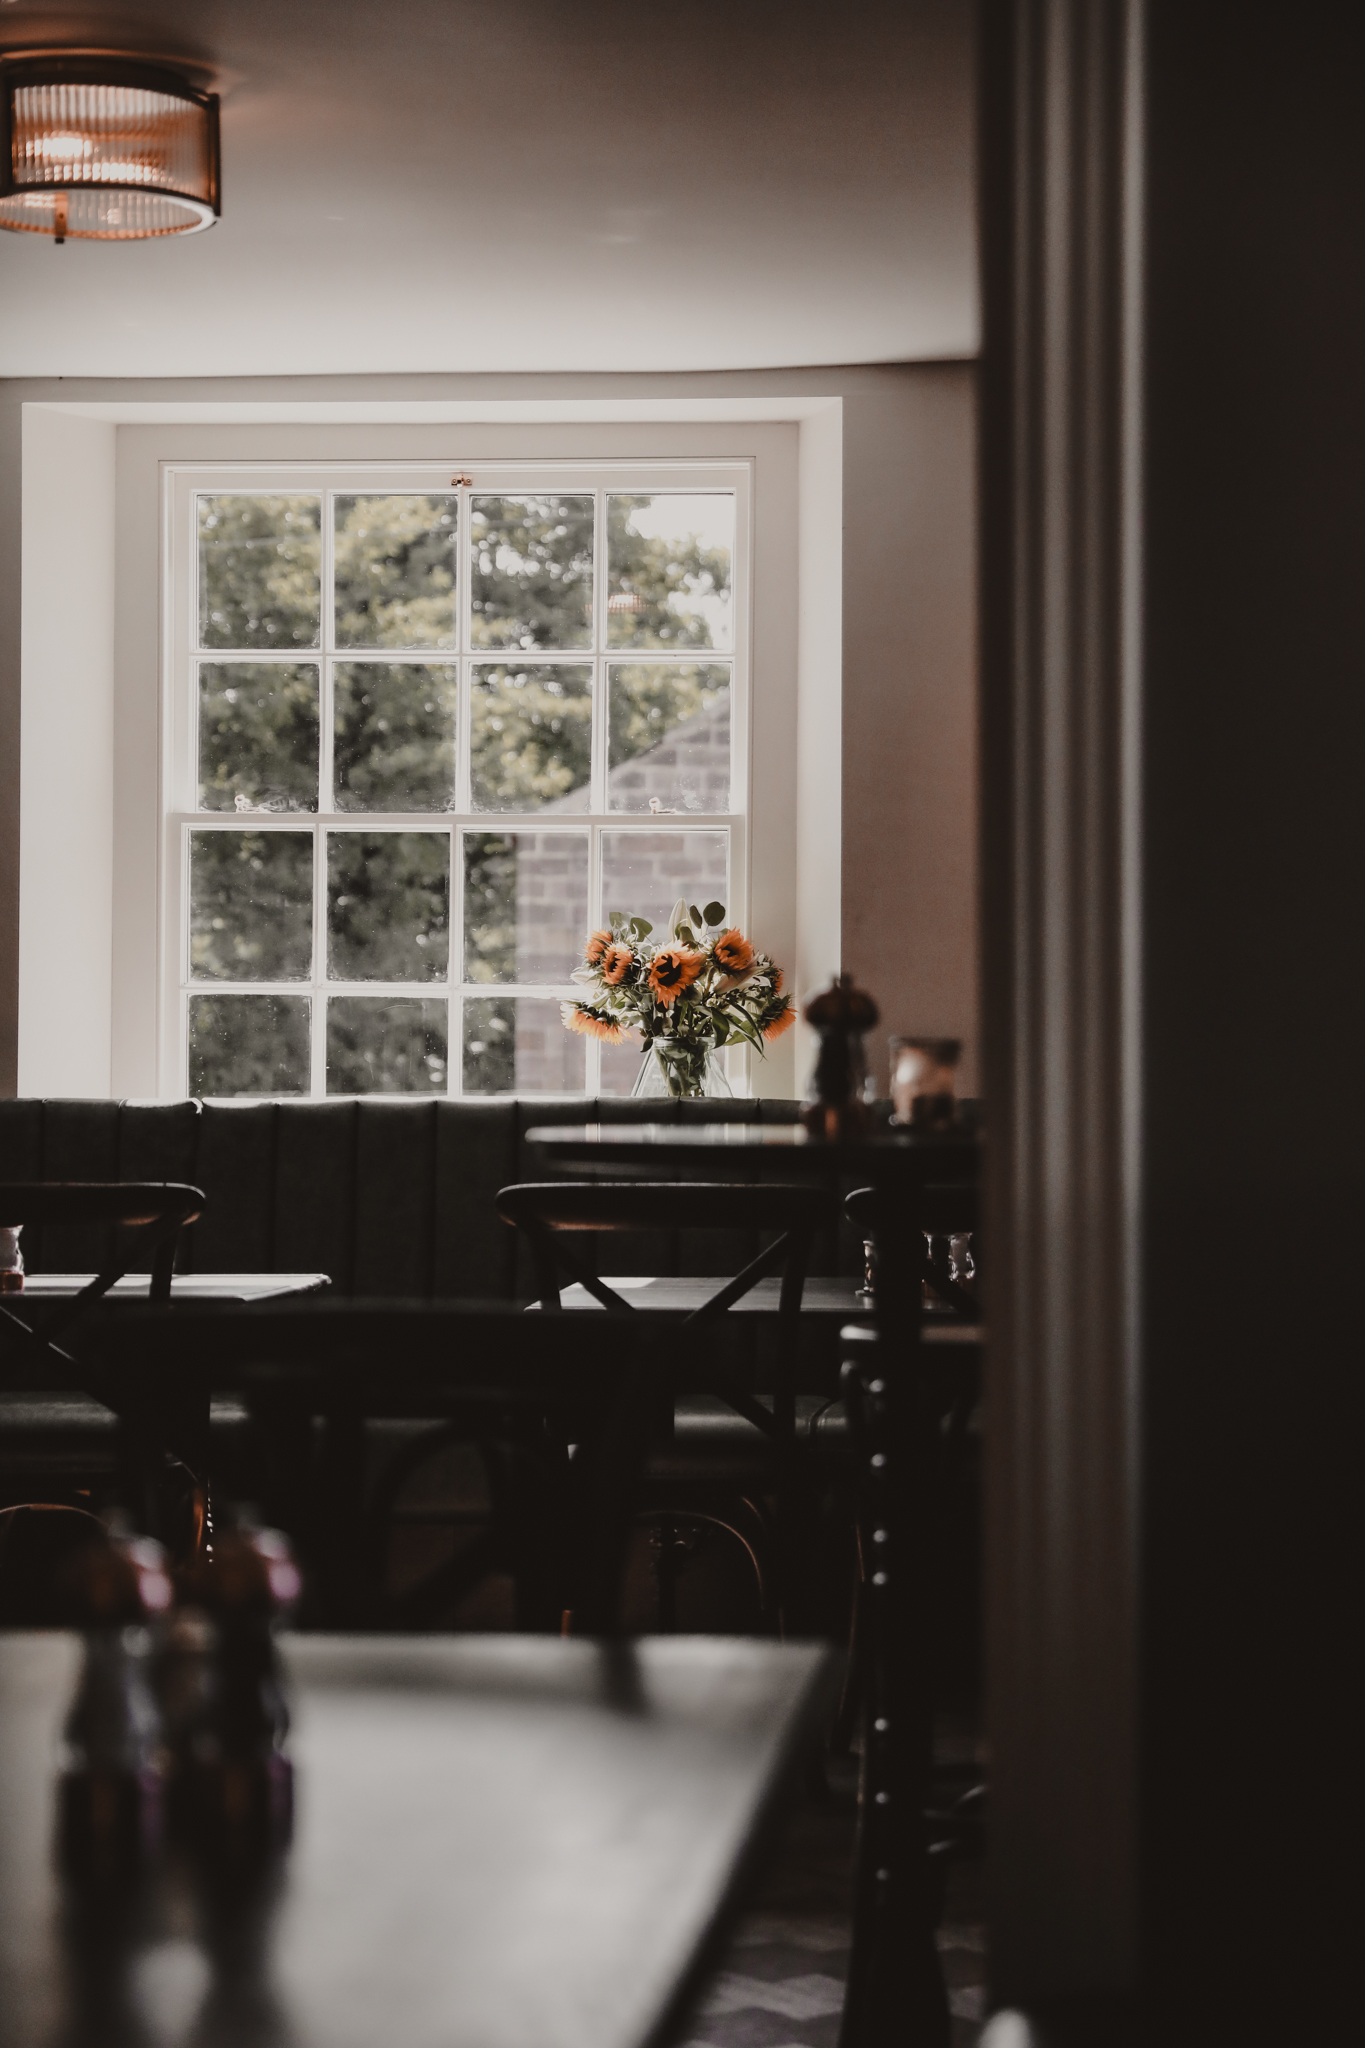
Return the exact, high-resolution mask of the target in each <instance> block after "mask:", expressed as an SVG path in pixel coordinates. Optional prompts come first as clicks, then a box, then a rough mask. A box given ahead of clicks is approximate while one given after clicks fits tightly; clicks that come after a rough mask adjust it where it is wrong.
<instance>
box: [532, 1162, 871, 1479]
mask: <svg viewBox="0 0 1365 2048" xmlns="http://www.w3.org/2000/svg"><path fill="white" fill-rule="evenodd" d="M498 1214H499V1215H500V1216H501V1217H502V1218H503V1220H504V1221H505V1222H507V1223H511V1224H513V1225H515V1226H516V1228H517V1229H518V1230H520V1231H521V1232H522V1233H523V1234H524V1236H525V1237H526V1240H527V1243H528V1244H529V1246H530V1250H531V1257H532V1263H533V1266H534V1268H535V1275H536V1292H537V1298H538V1305H539V1306H540V1307H541V1308H542V1309H548V1310H557V1309H559V1308H560V1307H561V1306H562V1304H561V1301H560V1291H559V1290H560V1270H561V1268H562V1269H563V1271H564V1272H566V1273H568V1274H569V1276H570V1277H571V1278H572V1279H573V1280H575V1281H577V1282H578V1284H579V1285H580V1286H582V1287H584V1288H585V1289H586V1290H587V1292H588V1293H589V1294H590V1295H592V1296H593V1298H594V1299H595V1300H596V1301H598V1302H599V1303H600V1304H601V1305H602V1307H603V1308H605V1309H607V1310H609V1311H611V1312H613V1313H615V1314H617V1315H623V1316H633V1315H635V1314H636V1313H637V1311H636V1309H635V1307H634V1305H633V1304H632V1303H631V1302H628V1301H627V1300H626V1299H625V1297H624V1296H623V1295H621V1294H619V1293H617V1291H616V1290H615V1289H614V1288H612V1287H610V1286H608V1285H607V1283H606V1282H605V1281H604V1280H602V1279H601V1278H600V1277H599V1275H598V1274H597V1272H596V1270H595V1269H594V1267H592V1266H591V1265H590V1264H588V1263H587V1262H586V1261H585V1260H584V1259H583V1258H582V1257H581V1256H580V1253H579V1248H578V1242H577V1240H579V1239H580V1238H581V1237H582V1235H583V1234H584V1233H603V1232H608V1233H617V1232H621V1233H624V1232H635V1231H639V1230H697V1231H714V1230H723V1231H724V1230H731V1231H758V1232H771V1233H773V1235H772V1237H771V1239H770V1241H769V1243H768V1244H767V1245H765V1246H764V1247H763V1248H762V1249H761V1250H760V1251H759V1252H758V1254H757V1256H756V1257H754V1258H751V1259H749V1260H748V1261H747V1262H746V1263H745V1264H744V1265H743V1266H741V1268H740V1270H739V1271H738V1272H737V1273H735V1274H733V1275H731V1276H730V1277H729V1278H728V1279H725V1280H724V1281H723V1283H722V1284H721V1285H720V1286H718V1287H717V1288H716V1289H715V1291H714V1292H713V1293H711V1294H710V1295H708V1296H707V1297H706V1299H705V1300H704V1301H703V1302H702V1303H700V1305H699V1306H698V1307H696V1308H695V1309H693V1310H691V1311H690V1313H688V1314H687V1315H685V1316H684V1317H683V1318H682V1322H681V1327H682V1328H683V1329H691V1328H694V1327H695V1326H696V1325H698V1324H703V1323H715V1322H717V1321H719V1320H720V1319H721V1318H722V1317H723V1316H725V1314H726V1313H727V1312H728V1311H729V1310H730V1309H731V1308H733V1307H734V1305H735V1303H736V1302H737V1301H739V1300H740V1299H741V1298H742V1297H743V1296H744V1295H745V1294H747V1293H748V1292H749V1290H750V1289H751V1288H752V1287H755V1286H756V1285H757V1284H758V1282H759V1281H760V1280H763V1279H766V1278H767V1277H768V1275H769V1274H772V1273H777V1272H780V1274H781V1288H780V1293H779V1300H778V1310H777V1315H778V1343H777V1352H776V1378H775V1381H774V1386H773V1406H772V1410H771V1413H770V1412H769V1411H768V1410H767V1409H766V1408H764V1407H763V1405H762V1404H761V1403H760V1402H758V1401H756V1400H754V1398H753V1397H752V1395H751V1394H750V1393H749V1392H748V1391H747V1389H745V1388H743V1387H741V1386H739V1385H738V1384H737V1383H736V1382H735V1381H734V1378H733V1376H732V1375H729V1376H727V1375H725V1374H724V1373H723V1372H721V1371H718V1370H717V1369H716V1368H715V1366H714V1365H710V1366H707V1365H701V1364H698V1365H694V1366H693V1368H692V1371H691V1377H692V1379H693V1380H694V1381H695V1382H696V1384H697V1388H699V1389H704V1390H705V1391H708V1392H712V1393H717V1394H719V1395H720V1396H721V1397H722V1399H724V1400H725V1401H727V1402H728V1403H729V1405H730V1406H731V1407H732V1408H734V1409H735V1410H736V1411H737V1413H739V1414H741V1415H743V1416H744V1418H745V1420H746V1421H748V1422H752V1423H753V1424H754V1426H755V1427H756V1428H757V1429H760V1430H761V1431H763V1433H764V1434H765V1435H769V1436H772V1437H774V1438H775V1439H776V1440H777V1441H778V1442H779V1443H782V1444H790V1443H791V1441H792V1440H793V1438H794V1435H795V1430H796V1395H795V1378H794V1366H795V1358H796V1348H797V1347H796V1324H797V1319H798V1317H799V1315H800V1312H801V1296H802V1293H803V1291H804V1288H805V1284H806V1273H807V1270H808V1267H809V1264H810V1254H811V1246H812V1244H813V1243H814V1241H815V1237H816V1233H817V1232H818V1231H820V1230H821V1229H822V1228H827V1227H828V1226H829V1225H830V1224H831V1222H832V1221H833V1220H834V1219H835V1218H836V1217H837V1215H838V1201H837V1197H836V1196H835V1195H834V1193H833V1191H832V1190H831V1189H828V1188H822V1187H794V1186H790V1185H783V1186H765V1185H762V1184H756V1183H747V1184H740V1185H736V1184H734V1183H733V1182H728V1181H719V1182H713V1181H600V1180H598V1181H528V1182H524V1183H523V1184H522V1185H521V1186H519V1187H510V1188H503V1189H502V1190H501V1192H500V1193H499V1195H498ZM568 1320H571V1321H572V1320H574V1318H568ZM675 1356H676V1359H677V1360H678V1361H679V1362H681V1361H682V1359H683V1358H684V1356H685V1354H684V1352H683V1351H682V1349H681V1347H679V1348H678V1350H677V1352H676V1354H675ZM678 1391H682V1389H681V1386H679V1388H678ZM668 1413H669V1415H670V1416H671V1414H672V1408H671V1403H670V1405H669V1409H668Z"/></svg>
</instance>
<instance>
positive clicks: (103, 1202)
mask: <svg viewBox="0 0 1365 2048" xmlns="http://www.w3.org/2000/svg"><path fill="white" fill-rule="evenodd" d="M203 1207H204V1197H203V1195H202V1194H201V1193H200V1191H199V1189H198V1188H192V1187H187V1186H183V1185H181V1184H180V1183H178V1182H174V1181H64V1182H63V1181H10V1182H4V1181H0V1221H2V1222H3V1223H4V1224H5V1225H6V1227H7V1228H9V1229H14V1228H16V1227H22V1228H24V1229H28V1228H29V1227H30V1226H32V1225H34V1224H56V1225H67V1224H85V1225H91V1224H93V1225H95V1226H97V1227H103V1228H105V1229H107V1230H109V1231H110V1232H111V1234H112V1233H113V1232H114V1231H121V1232H122V1233H123V1235H122V1236H121V1237H117V1238H113V1239H112V1242H111V1246H110V1249H111V1252H112V1253H113V1256H112V1257H110V1258H109V1259H108V1260H107V1261H106V1262H105V1263H104V1265H103V1266H102V1268H101V1270H100V1271H99V1272H98V1273H96V1275H95V1277H94V1278H93V1279H92V1280H90V1281H88V1282H87V1284H86V1285H85V1286H84V1287H82V1288H81V1290H80V1291H79V1293H77V1294H75V1295H73V1296H72V1298H71V1300H70V1301H64V1302H62V1303H61V1304H60V1305H59V1306H57V1307H55V1308H54V1309H53V1310H52V1312H51V1313H50V1314H48V1315H45V1316H44V1318H43V1324H42V1330H41V1333H40V1332H38V1331H36V1330H34V1328H33V1327H32V1324H31V1323H30V1322H28V1321H26V1320H25V1318H24V1317H23V1316H21V1315H20V1313H19V1309H18V1304H19V1303H21V1302H22V1300H23V1296H22V1294H18V1295H6V1296H4V1297H3V1299H0V1364H2V1363H3V1360H4V1358H5V1355H6V1350H7V1349H8V1351H9V1352H10V1353H11V1354H12V1353H14V1352H20V1353H27V1354H28V1356H29V1357H30V1358H32V1357H33V1356H34V1355H35V1349H36V1352H37V1354H39V1355H41V1353H42V1352H43V1351H52V1350H54V1349H55V1346H56V1340H57V1338H58V1337H60V1336H61V1335H62V1334H63V1333H64V1332H65V1331H67V1330H69V1329H71V1328H72V1326H73V1325H74V1324H76V1323H78V1322H80V1321H81V1320H82V1319H83V1318H84V1317H85V1316H86V1315H88V1314H89V1312H90V1310H91V1309H92V1308H93V1307H94V1305H95V1303H96V1302H98V1301H100V1300H101V1299H102V1298H103V1297H104V1296H105V1295H106V1294H107V1293H108V1292H109V1289H110V1288H111V1287H112V1286H113V1285H114V1283H115V1282H116V1281H118V1280H121V1279H122V1278H123V1276H124V1274H125V1273H128V1272H131V1271H132V1270H133V1269H134V1266H135V1264H136V1262H137V1260H138V1259H139V1258H142V1257H145V1258H146V1260H147V1266H148V1270H149V1271H150V1273H151V1277H152V1284H151V1299H152V1300H153V1301H169V1300H170V1294H171V1276H172V1273H173V1272H174V1268H175V1253H176V1247H177V1245H178V1243H179V1241H180V1233H181V1231H182V1230H183V1229H184V1228H185V1227H186V1226H187V1225H188V1224H190V1223H193V1222H194V1221H195V1220H196V1218H197V1217H198V1216H199V1215H200V1213H201V1212H202V1210H203ZM54 1363H58V1364H59V1370H65V1368H66V1367H67V1366H68V1365H69V1364H70V1361H69V1359H66V1358H64V1357H63V1358H61V1359H60V1361H58V1360H55V1359H54Z"/></svg>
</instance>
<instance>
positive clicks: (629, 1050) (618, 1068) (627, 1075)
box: [597, 1031, 652, 1095]
mask: <svg viewBox="0 0 1365 2048" xmlns="http://www.w3.org/2000/svg"><path fill="white" fill-rule="evenodd" d="M644 1056H645V1049H644V1044H643V1042H642V1040H641V1038H640V1035H639V1033H638V1032H635V1031H632V1032H631V1034H630V1037H629V1038H623V1039H622V1040H621V1041H620V1043H619V1044H617V1045H604V1046H603V1047H602V1048H601V1066H600V1068H599V1069H598V1072H599V1076H600V1078H599V1080H598V1084H597V1091H598V1093H599V1095H629V1094H630V1092H631V1090H632V1089H633V1088H634V1086H635V1083H636V1080H637V1079H638V1077H639V1073H640V1062H641V1060H642V1059H643V1058H644ZM651 1057H652V1055H651Z"/></svg>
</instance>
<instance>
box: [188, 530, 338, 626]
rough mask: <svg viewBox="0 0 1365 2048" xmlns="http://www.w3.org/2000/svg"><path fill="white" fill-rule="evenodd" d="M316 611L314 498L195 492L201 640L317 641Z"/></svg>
mask: <svg viewBox="0 0 1365 2048" xmlns="http://www.w3.org/2000/svg"><path fill="white" fill-rule="evenodd" d="M321 616H322V504H321V500H320V499H318V498H307V497H265V498H262V497H247V496H246V495H244V494H242V495H239V494H237V493H236V492H232V493H225V494H224V495H223V496H221V497H208V496H203V497H201V498H200V500H199V644H200V646H201V647H277V648H280V649H281V650H287V649H289V648H291V647H316V646H317V644H318V630H319V625H320V621H321Z"/></svg>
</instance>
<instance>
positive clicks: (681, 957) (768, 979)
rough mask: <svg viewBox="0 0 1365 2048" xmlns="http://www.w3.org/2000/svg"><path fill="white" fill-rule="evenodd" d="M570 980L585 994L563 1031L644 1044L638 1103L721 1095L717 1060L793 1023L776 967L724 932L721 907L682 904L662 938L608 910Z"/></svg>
mask: <svg viewBox="0 0 1365 2048" xmlns="http://www.w3.org/2000/svg"><path fill="white" fill-rule="evenodd" d="M573 979H574V980H575V981H576V982H579V983H581V984H583V985H585V986H586V987H587V988H589V989H590V990H591V991H592V994H591V997H590V999H589V1000H587V1001H579V1002H571V1003H563V1004H561V1006H560V1013H561V1015H562V1016H563V1019H564V1023H565V1026H566V1028H567V1029H568V1030H570V1031H577V1032H580V1033H582V1035H583V1036H584V1037H585V1038H598V1039H601V1040H602V1041H603V1042H604V1043H605V1044H608V1045H617V1044H619V1043H620V1042H621V1041H622V1040H623V1039H627V1038H634V1037H636V1036H637V1035H638V1037H639V1038H641V1039H642V1040H643V1041H644V1046H645V1055H644V1061H643V1064H642V1065H641V1068H640V1078H639V1080H637V1082H636V1084H635V1093H636V1094H637V1095H640V1094H658V1095H663V1094H668V1095H675V1096H697V1095H703V1094H706V1093H708V1092H712V1091H714V1092H724V1093H728V1092H729V1091H728V1089H726V1088H725V1086H724V1083H723V1081H719V1080H718V1079H717V1076H718V1075H719V1069H718V1067H717V1066H716V1064H715V1056H716V1054H717V1053H719V1052H720V1051H721V1050H722V1049H723V1048H724V1047H725V1046H727V1045H751V1046H753V1048H754V1050H755V1051H756V1052H758V1053H759V1054H760V1055H761V1054H762V1053H763V1051H764V1048H765V1045H766V1044H767V1042H768V1041H769V1040H770V1039H774V1038H780V1037H781V1036H782V1033H783V1032H784V1031H787V1030H789V1029H790V1028H791V1026H792V1025H793V1024H794V1023H795V1022H796V1010H795V1006H794V1004H793V1002H792V998H791V996H790V995H784V994H783V991H782V970H781V968H780V967H779V966H777V964H776V962H775V961H773V960H771V959H770V958H769V957H768V955H767V954H766V953H760V952H758V951H756V949H755V948H754V947H753V946H752V945H751V944H750V943H749V941H748V939H746V938H745V936H744V934H743V932H741V931H739V930H738V929H737V928H736V927H735V926H733V925H728V926H727V925H726V922H725V906H724V904H723V903H708V904H707V905H706V908H705V909H704V910H698V909H697V907H696V905H695V904H688V903H686V902H683V901H681V900H680V901H679V902H677V903H676V904H675V905H674V906H673V915H672V917H671V918H670V920H669V929H668V931H667V933H666V934H665V935H664V936H662V937H656V936H655V935H654V927H653V925H652V924H650V923H649V922H648V920H647V919H646V918H643V917H627V916H626V915H625V914H624V913H623V912H621V911H613V912H612V914H611V918H610V921H609V925H608V927H607V928H605V929H603V930H601V931H595V932H593V934H592V935H591V937H590V938H589V940H588V943H587V948H586V950H585V952H584V956H583V965H582V966H581V967H580V968H579V969H578V970H577V972H576V973H575V974H574V976H573Z"/></svg>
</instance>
